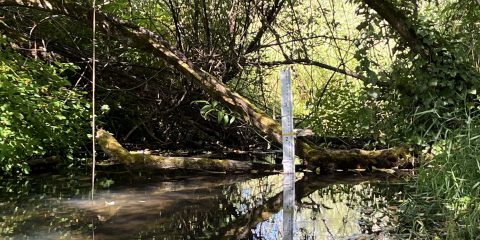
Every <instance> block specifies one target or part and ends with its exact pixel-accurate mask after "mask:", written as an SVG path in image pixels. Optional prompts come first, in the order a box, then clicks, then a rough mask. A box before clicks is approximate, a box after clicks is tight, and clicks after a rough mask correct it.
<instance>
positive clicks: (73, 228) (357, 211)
mask: <svg viewBox="0 0 480 240" xmlns="http://www.w3.org/2000/svg"><path fill="white" fill-rule="evenodd" d="M282 179H283V178H282V176H281V175H271V176H263V177H260V176H257V177H255V176H236V177H235V176H233V177H218V176H217V177H191V178H182V179H170V180H165V179H150V180H148V181H146V182H142V183H138V182H134V183H133V184H132V185H130V184H119V183H118V180H115V181H116V182H117V184H116V185H115V184H114V185H113V186H112V187H110V189H99V190H97V194H96V196H95V200H94V201H93V202H92V201H90V199H89V192H88V191H89V188H88V178H86V179H84V180H79V181H77V179H59V177H58V176H56V177H49V178H45V177H43V178H29V179H22V180H15V181H12V180H6V179H3V180H2V185H1V186H0V193H1V194H2V195H1V196H0V216H1V218H0V238H7V239H8V238H12V239H18V238H20V239H23V238H29V239H62V238H64V239H92V238H93V237H92V236H93V235H92V233H94V236H95V239H281V238H282V236H283V218H284V217H283V216H284V215H283V211H282V200H283V192H282V183H283V181H282ZM296 179H297V181H296V183H295V186H294V187H295V190H296V191H295V198H296V200H297V202H296V208H295V212H294V213H295V214H294V221H295V229H294V231H293V232H294V239H352V238H353V239H356V238H359V237H362V236H367V237H371V236H381V235H383V236H388V235H389V232H391V230H392V229H394V227H395V218H394V214H393V213H394V212H393V211H394V210H393V209H394V208H393V207H392V206H391V205H390V203H391V202H392V201H397V200H399V199H398V198H400V197H401V195H398V194H396V193H398V192H399V191H400V190H401V188H402V186H400V185H395V186H387V185H378V184H372V183H370V182H369V181H367V180H369V179H368V178H363V177H348V178H345V177H343V178H341V179H338V178H335V177H318V176H303V175H302V174H299V175H297V176H296ZM292 213H293V212H292ZM292 215H293V214H292Z"/></svg>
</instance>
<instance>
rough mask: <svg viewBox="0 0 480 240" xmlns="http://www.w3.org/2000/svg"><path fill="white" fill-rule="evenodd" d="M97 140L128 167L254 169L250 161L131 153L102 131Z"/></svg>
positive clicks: (113, 156)
mask: <svg viewBox="0 0 480 240" xmlns="http://www.w3.org/2000/svg"><path fill="white" fill-rule="evenodd" d="M96 139H97V141H98V144H99V145H100V146H101V148H102V150H103V151H104V152H105V153H106V154H107V155H108V156H109V157H111V158H113V159H114V160H117V161H119V162H121V163H123V164H125V165H127V166H144V167H150V168H156V169H164V170H169V169H171V170H175V169H183V170H202V171H215V172H247V171H250V170H252V169H253V164H252V163H251V162H249V161H237V160H220V159H209V158H195V157H164V156H157V155H151V154H148V153H144V152H129V151H128V150H127V149H125V148H124V147H123V146H122V145H121V144H120V143H119V142H118V141H117V139H115V138H114V137H113V136H112V134H110V133H109V132H107V131H105V130H103V129H100V130H98V131H97V134H96Z"/></svg>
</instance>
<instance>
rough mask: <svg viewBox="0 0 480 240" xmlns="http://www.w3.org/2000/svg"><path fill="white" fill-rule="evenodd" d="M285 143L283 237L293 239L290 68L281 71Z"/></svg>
mask: <svg viewBox="0 0 480 240" xmlns="http://www.w3.org/2000/svg"><path fill="white" fill-rule="evenodd" d="M280 82H281V94H282V144H283V160H282V164H283V239H284V240H292V239H293V229H294V227H293V226H294V219H295V162H294V156H295V133H294V132H293V103H292V79H291V76H290V70H288V69H287V70H284V71H281V72H280Z"/></svg>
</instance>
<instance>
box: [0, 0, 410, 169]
mask: <svg viewBox="0 0 480 240" xmlns="http://www.w3.org/2000/svg"><path fill="white" fill-rule="evenodd" d="M0 6H16V7H28V8H33V9H38V10H41V11H47V12H51V13H55V14H62V15H65V16H68V17H71V18H73V19H77V20H79V21H82V22H83V23H84V24H87V25H90V24H91V20H90V16H91V9H88V8H85V7H84V6H83V5H80V4H78V3H72V2H70V3H65V2H64V1H60V0H50V1H48V0H42V1H39V0H4V1H3V2H0ZM97 26H99V28H98V29H99V31H102V32H103V33H104V34H106V35H109V36H111V37H113V38H115V39H117V40H119V41H121V42H122V43H123V44H125V45H127V46H131V47H135V48H137V49H139V50H142V51H144V52H145V53H150V54H153V55H154V56H156V57H158V58H161V59H163V60H165V61H166V62H168V63H169V64H171V65H172V66H173V67H174V68H175V69H177V70H178V71H180V72H182V73H183V74H184V75H186V76H188V77H189V78H190V79H192V80H193V81H195V82H196V83H197V84H198V85H199V86H201V87H202V88H203V89H204V90H205V91H206V92H208V93H209V94H210V95H211V96H212V97H213V98H215V99H217V100H218V101H220V102H221V103H223V104H224V105H225V106H227V107H229V108H230V109H232V110H234V111H236V112H237V113H239V114H240V115H242V117H243V119H244V120H245V121H246V122H249V123H250V124H252V125H253V126H254V127H256V128H258V129H259V130H261V131H262V132H263V133H265V134H266V135H268V136H269V137H270V139H272V140H273V141H274V142H276V143H277V144H281V141H282V129H281V126H280V124H279V123H278V122H276V121H275V120H273V119H272V118H271V117H270V116H268V115H267V114H266V113H265V112H263V111H262V110H260V109H259V108H257V107H256V106H255V105H253V104H252V103H251V102H250V101H248V100H247V99H246V98H244V97H242V96H241V95H239V94H238V93H236V92H234V91H232V90H231V89H230V88H228V87H227V86H226V85H225V84H223V83H222V81H221V80H220V79H218V78H217V77H214V76H212V75H211V74H209V73H207V72H205V71H203V70H202V69H199V68H198V67H196V66H195V65H194V64H193V62H191V61H190V60H189V59H187V58H186V57H185V55H184V54H183V53H181V52H179V51H177V50H176V49H175V48H173V47H171V46H170V45H169V44H168V43H167V42H166V41H164V40H163V39H162V38H161V37H160V36H158V35H156V34H155V33H153V32H151V31H149V30H148V29H145V28H143V27H140V26H137V25H134V24H131V23H127V22H125V21H122V20H119V19H117V18H115V17H113V16H110V15H108V14H105V13H103V12H101V11H97ZM100 142H102V140H100ZM103 143H104V146H109V145H108V144H107V143H108V142H107V143H106V142H103ZM296 143H297V144H296V153H297V155H298V156H299V157H300V158H302V159H304V160H305V161H306V163H307V164H308V165H309V166H312V167H315V166H321V167H329V168H330V167H333V168H354V167H355V168H356V167H359V166H376V167H393V166H395V165H396V164H397V162H398V161H397V160H398V157H399V153H400V151H398V150H396V149H391V150H383V151H363V150H353V151H352V150H339V151H338V150H328V149H321V148H318V147H316V146H315V145H314V144H312V143H311V142H309V141H305V140H303V139H297V141H296ZM117 144H118V142H117ZM117 147H118V146H117ZM106 150H107V151H109V150H108V149H106ZM111 153H112V154H117V156H125V157H126V160H125V161H126V162H130V161H132V162H138V161H140V160H142V161H143V158H144V156H143V155H135V154H131V155H125V154H126V153H128V151H126V150H125V149H123V150H121V149H119V150H118V151H113V152H111ZM152 160H154V159H152ZM164 160H165V159H156V160H154V161H152V162H159V163H158V164H159V165H160V166H161V167H180V166H183V167H186V168H193V169H196V168H199V164H198V162H199V160H195V161H194V162H195V163H187V161H185V160H186V159H181V158H180V159H171V162H168V161H166V162H163V161H164ZM219 161H221V160H219ZM200 165H204V164H200ZM208 168H209V169H211V170H214V169H216V170H220V171H225V170H228V169H232V170H233V169H239V170H245V169H247V168H249V166H247V165H243V164H240V163H239V165H236V164H232V165H229V163H225V162H213V163H212V165H211V166H209V167H208ZM205 170H206V169H205ZM234 171H235V170H234Z"/></svg>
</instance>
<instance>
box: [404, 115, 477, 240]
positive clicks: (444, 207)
mask: <svg viewBox="0 0 480 240" xmlns="http://www.w3.org/2000/svg"><path fill="white" fill-rule="evenodd" d="M466 122H467V124H466V127H464V128H462V129H457V130H454V131H446V134H445V136H446V137H445V138H444V139H443V140H441V141H438V142H437V144H436V145H435V147H434V149H435V151H436V152H437V155H436V156H435V157H434V158H433V160H432V161H431V162H429V163H428V164H425V165H424V166H422V167H421V168H420V170H419V175H418V178H417V181H416V182H415V187H416V191H415V193H414V194H412V195H411V197H410V198H409V200H408V201H406V202H405V204H404V205H403V213H402V214H401V216H400V219H399V220H400V222H401V223H402V225H403V226H404V227H405V228H404V229H403V230H404V231H407V232H410V234H411V238H425V239H440V238H441V239H480V238H479V236H480V119H473V120H472V119H471V118H470V117H469V118H468V120H467V121H466Z"/></svg>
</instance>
